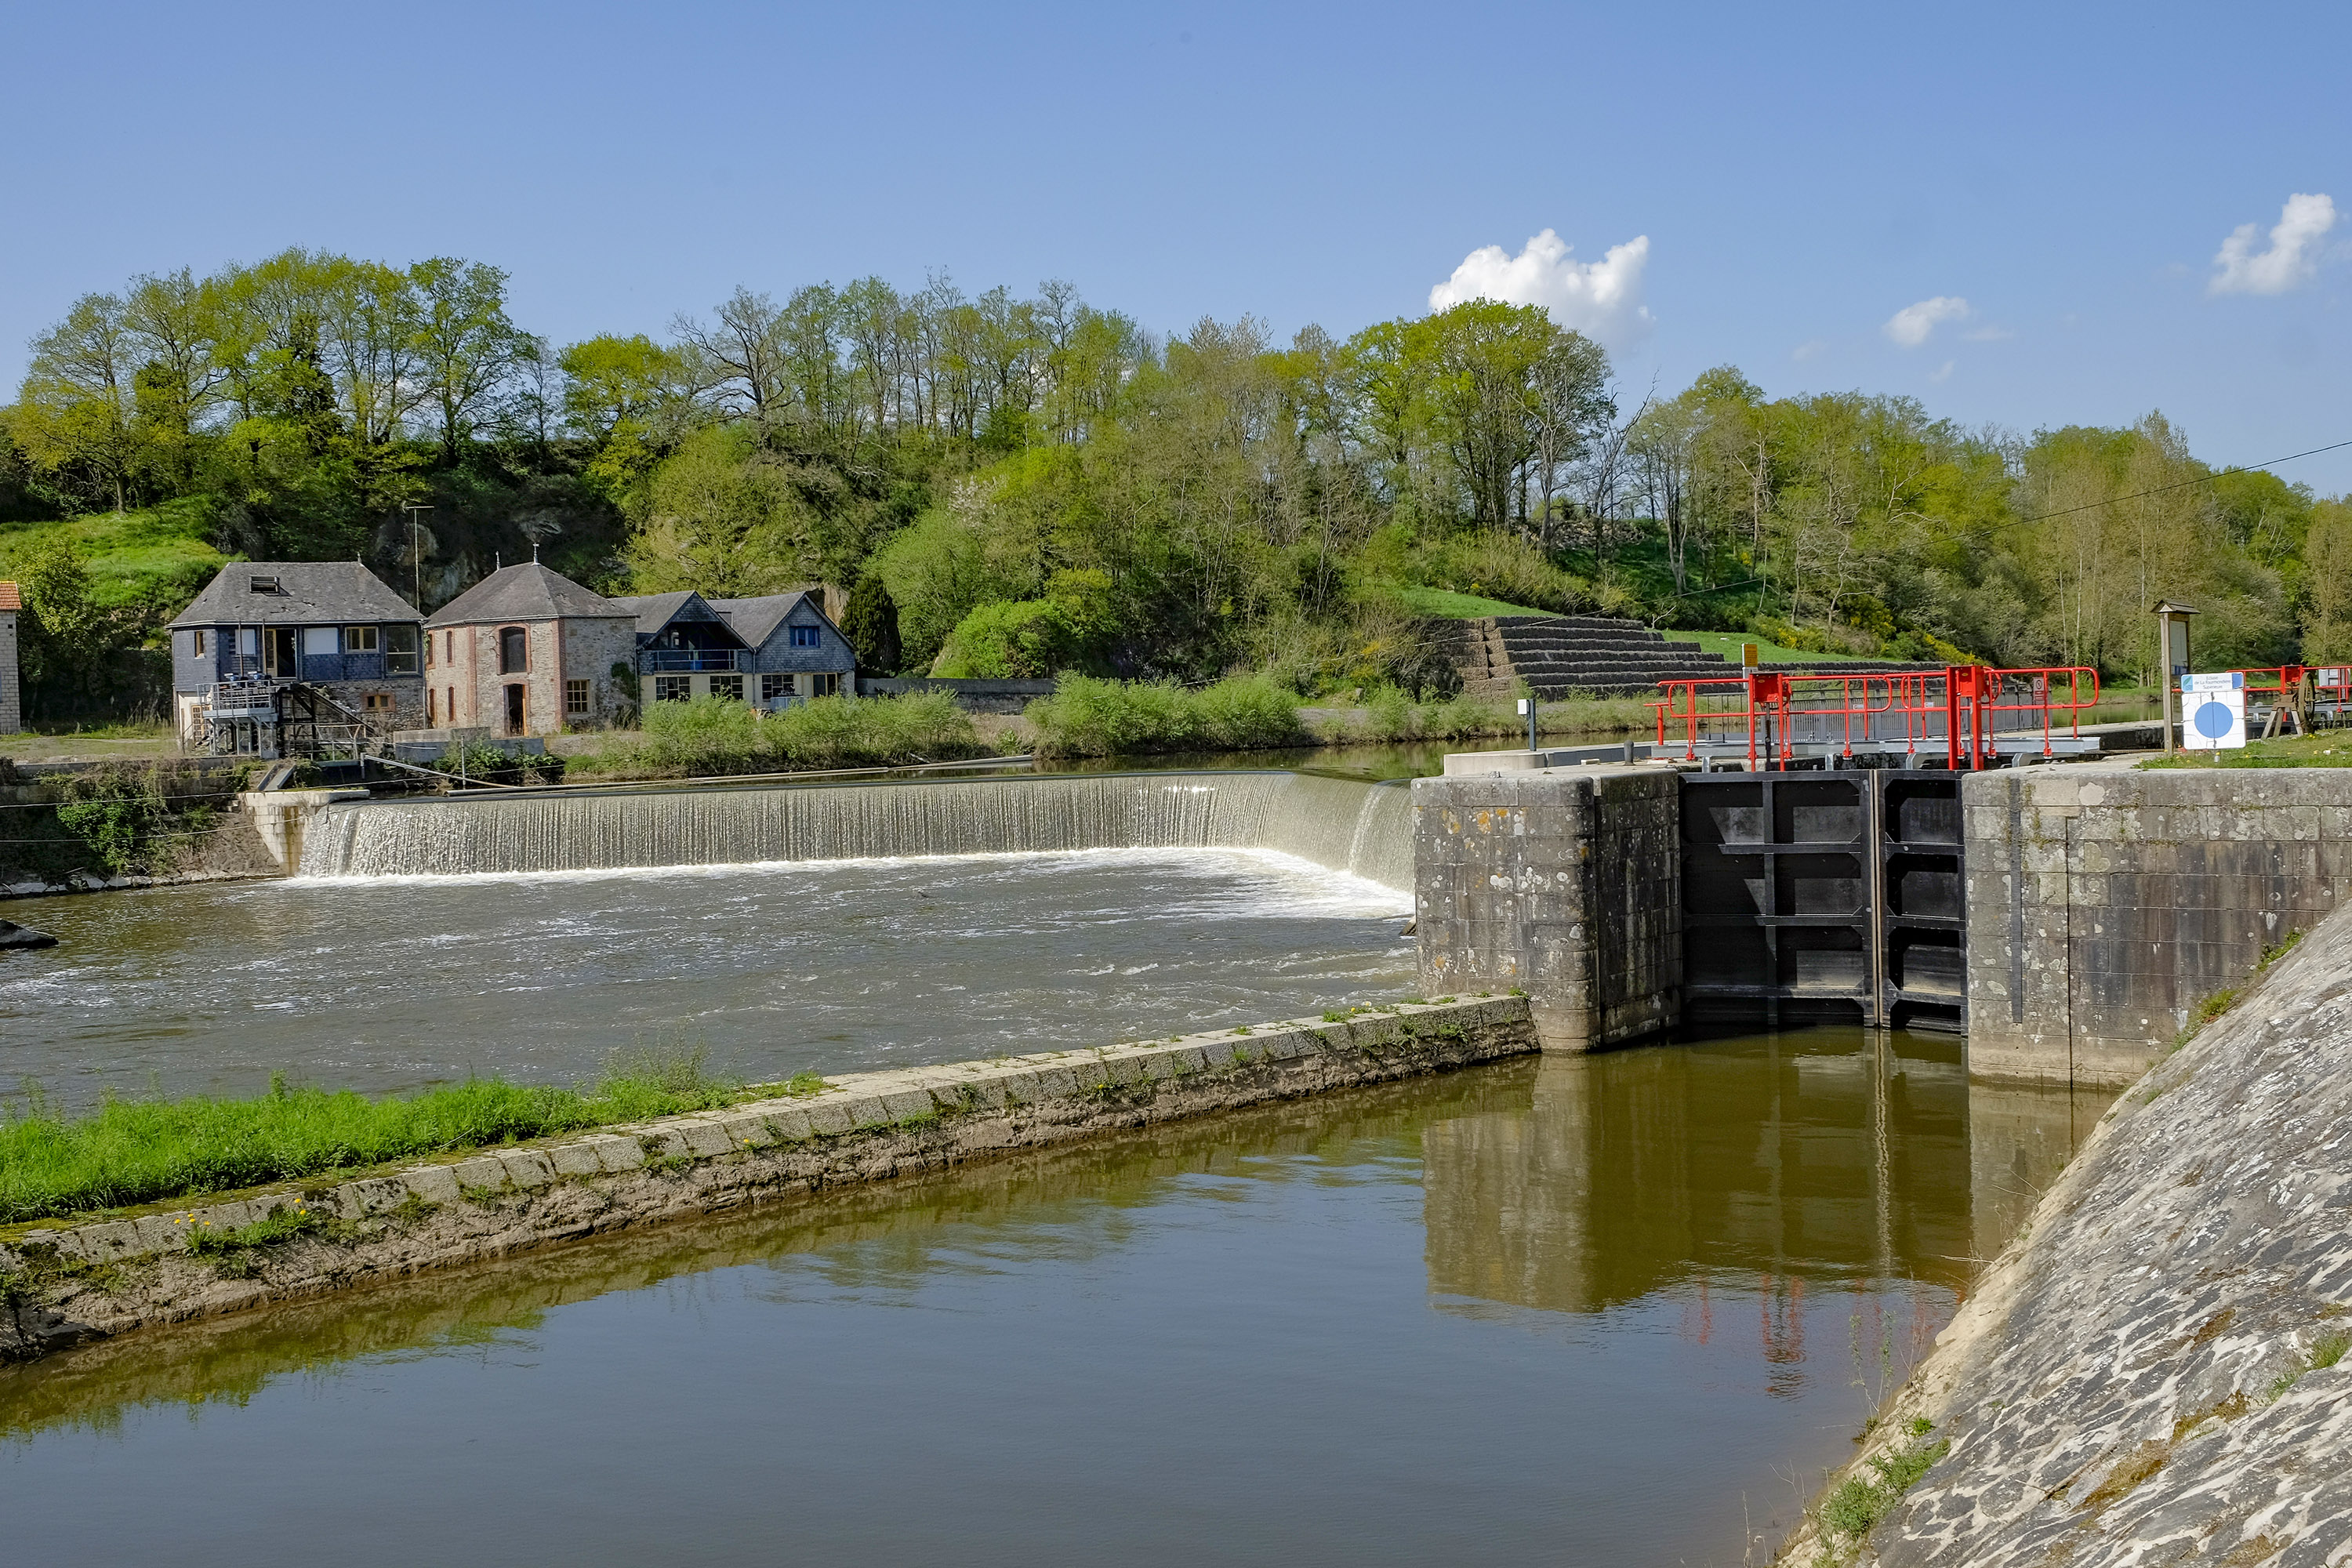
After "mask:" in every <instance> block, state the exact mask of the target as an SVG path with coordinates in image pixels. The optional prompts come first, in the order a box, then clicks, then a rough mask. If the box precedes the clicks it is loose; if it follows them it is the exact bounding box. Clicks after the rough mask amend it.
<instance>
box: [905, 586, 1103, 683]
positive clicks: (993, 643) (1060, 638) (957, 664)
mask: <svg viewBox="0 0 2352 1568" xmlns="http://www.w3.org/2000/svg"><path fill="white" fill-rule="evenodd" d="M1080 640H1081V639H1080V637H1079V634H1078V627H1077V624H1076V622H1075V621H1073V620H1072V619H1071V618H1070V615H1069V612H1068V611H1066V610H1065V609H1064V608H1063V607H1062V606H1061V605H1058V604H1056V603H1055V602H1054V601H1053V600H1051V599H1023V600H1019V601H1017V602H1014V603H1011V604H1006V603H1002V602H1000V603H997V604H992V605H981V606H980V608H978V609H976V610H974V611H972V612H971V614H970V615H968V616H965V617H964V618H963V619H962V620H961V621H959V622H957V623H956V628H955V630H953V631H951V632H950V633H949V634H948V640H947V642H946V644H945V645H944V646H943V647H940V657H939V658H938V660H937V661H936V662H935V663H933V664H932V666H931V673H932V674H933V675H937V676H940V677H942V678H947V679H966V680H1035V679H1042V678H1043V677H1045V676H1049V675H1051V674H1053V673H1054V672H1055V670H1057V669H1064V668H1068V667H1070V666H1071V665H1073V664H1076V662H1077V660H1078V657H1079V652H1080V647H1079V645H1080Z"/></svg>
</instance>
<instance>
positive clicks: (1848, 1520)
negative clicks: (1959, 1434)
mask: <svg viewBox="0 0 2352 1568" xmlns="http://www.w3.org/2000/svg"><path fill="white" fill-rule="evenodd" d="M1906 1430H1908V1431H1909V1432H1910V1433H1911V1435H1912V1436H1913V1438H1914V1439H1915V1440H1914V1441H1913V1442H1911V1443H1909V1444H1907V1445H1906V1446H1905V1447H1900V1448H1897V1449H1895V1450H1894V1451H1893V1452H1891V1453H1886V1454H1881V1455H1879V1456H1878V1457H1877V1458H1874V1459H1872V1460H1870V1461H1869V1462H1868V1463H1867V1464H1866V1465H1864V1469H1866V1470H1867V1471H1868V1472H1869V1474H1868V1475H1867V1476H1848V1477H1847V1478H1846V1479H1844V1480H1843V1481H1841V1482H1839V1483H1838V1485H1837V1487H1836V1489H1834V1490H1832V1492H1831V1493H1830V1495H1829V1496H1828V1498H1826V1499H1825V1500H1823V1501H1822V1512H1821V1525H1822V1532H1823V1533H1824V1534H1828V1535H1833V1536H1842V1537H1843V1538H1844V1539H1845V1541H1846V1542H1849V1543H1858V1542H1861V1541H1862V1540H1863V1538H1864V1537H1865V1536H1867V1535H1868V1534H1869V1533H1870V1532H1871V1531H1873V1530H1874V1529H1875V1528H1877V1525H1878V1521H1880V1520H1882V1519H1885V1517H1886V1516H1887V1514H1889V1513H1890V1512H1892V1511H1893V1510H1894V1508H1895V1504H1896V1503H1898V1502H1900V1501H1902V1500H1903V1494H1904V1493H1906V1492H1907V1491H1909V1490H1910V1489H1912V1488H1913V1487H1915V1486H1916V1485H1917V1484H1918V1482H1919V1478H1920V1477H1922V1476H1924V1475H1926V1474H1927V1471H1928V1470H1929V1469H1930V1468H1933V1466H1934V1465H1935V1463H1936V1461H1937V1460H1938V1459H1940V1458H1943V1457H1944V1456H1945V1455H1946V1454H1947V1453H1948V1452H1950V1451H1951V1447H1952V1443H1951V1439H1950V1438H1948V1437H1945V1438H1939V1439H1937V1441H1935V1442H1933V1443H1929V1442H1927V1440H1926V1438H1927V1433H1928V1432H1931V1431H1933V1430H1934V1427H1933V1426H1927V1425H1925V1424H1924V1423H1922V1422H1920V1421H1914V1422H1913V1423H1912V1424H1911V1425H1910V1426H1909V1427H1907V1428H1906Z"/></svg>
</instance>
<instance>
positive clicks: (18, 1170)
mask: <svg viewBox="0 0 2352 1568" xmlns="http://www.w3.org/2000/svg"><path fill="white" fill-rule="evenodd" d="M795 1081H796V1082H797V1081H798V1080H795ZM821 1081H822V1080H820V1082H821ZM753 1092H755V1091H754V1090H752V1089H747V1088H746V1087H745V1086H743V1085H741V1084H740V1083H735V1082H732V1081H729V1080H723V1079H714V1078H712V1077H710V1076H709V1074H707V1073H706V1072H705V1071H704V1068H703V1056H702V1053H701V1052H700V1051H684V1052H681V1051H669V1052H658V1051H656V1052H639V1053H634V1054H630V1053H621V1054H616V1055H615V1056H614V1059H613V1061H612V1062H611V1064H610V1065H609V1066H608V1068H607V1069H606V1071H605V1072H604V1075H603V1076H602V1077H601V1078H599V1079H596V1080H595V1081H594V1082H593V1083H589V1084H583V1085H582V1086H581V1087H579V1088H576V1089H563V1088H558V1087H556V1086H554V1085H549V1084H515V1083H507V1082H504V1081H501V1080H499V1079H473V1080H471V1081H469V1082H467V1083H462V1084H457V1085H454V1086H452V1087H450V1088H447V1089H426V1090H425V1091H423V1092H422V1093H418V1094H414V1095H406V1096H392V1097H388V1098H384V1099H380V1100H375V1099H370V1098H368V1097H366V1096H364V1095H361V1094H355V1093H352V1092H351V1091H349V1090H345V1091H342V1092H340V1093H330V1092H328V1091H327V1090H325V1089H297V1088H293V1087H291V1086H289V1085H288V1084H286V1083H285V1082H284V1081H282V1080H279V1081H278V1082H276V1083H274V1084H273V1085H272V1087H271V1089H270V1091H269V1092H268V1094H264V1095H257V1096H254V1097H251V1098H248V1099H216V1098H214V1097H212V1096H208V1095H194V1096H190V1097H188V1098H186V1099H183V1100H108V1101H107V1102H106V1103H105V1104H104V1105H101V1106H100V1108H99V1109H98V1110H95V1111H92V1112H90V1113H89V1115H86V1116H65V1115H61V1114H58V1113H57V1112H54V1111H51V1110H48V1109H47V1107H45V1106H44V1105H43V1104H42V1103H41V1102H40V1101H39V1100H35V1101H34V1103H33V1104H32V1105H31V1107H30V1108H29V1109H28V1110H26V1112H24V1113H23V1114H13V1115H10V1116H8V1117H7V1118H6V1120H5V1121H0V1224H21V1223H23V1222H25V1221H28V1220H40V1219H51V1218H57V1217H60V1216H63V1215H73V1214H81V1213H86V1212H88V1211H90V1210H93V1209H105V1208H118V1207H121V1206H123V1205H131V1204H145V1203H159V1202H163V1201H164V1200H166V1199H172V1198H183V1197H190V1196H194V1195H197V1194H205V1193H219V1192H228V1191H232V1190H235V1189H236V1188H240V1187H250V1186H258V1185H261V1184H265V1183H269V1182H287V1181H299V1180H302V1179H304V1178H306V1177H310V1176H314V1175H318V1174H320V1173H323V1172H328V1171H339V1170H350V1169H353V1168H356V1167H361V1166H367V1165H378V1164H383V1163H389V1162H391V1161H395V1160H409V1159H415V1158H417V1157H418V1156H420V1155H426V1154H436V1153H445V1152H455V1151H458V1150H465V1149H476V1148H481V1147H485V1146H488V1145H491V1144H499V1143H511V1142H519V1141H521V1140H524V1139H530V1138H544V1137H549V1136H551V1135H553V1134H556V1133H562V1132H574V1131H584V1130H586V1129H588V1128H592V1127H601V1126H605V1125H609V1124H611V1123H613V1122H616V1121H646V1120H648V1119H650V1118H653V1117H656V1116H674V1115H677V1114H679V1113H681V1112H684V1111H689V1110H711V1109H713V1108H716V1107H719V1106H722V1105H731V1104H735V1103H737V1102H739V1101H740V1100H743V1099H745V1098H747V1097H749V1096H750V1095H751V1094H752V1093H753ZM803 1092H813V1091H803Z"/></svg>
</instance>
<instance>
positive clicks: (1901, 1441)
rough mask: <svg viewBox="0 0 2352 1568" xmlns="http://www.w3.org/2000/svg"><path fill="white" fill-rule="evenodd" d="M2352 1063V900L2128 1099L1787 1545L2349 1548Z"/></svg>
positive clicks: (1907, 1553)
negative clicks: (2349, 1131)
mask: <svg viewBox="0 0 2352 1568" xmlns="http://www.w3.org/2000/svg"><path fill="white" fill-rule="evenodd" d="M2347 1060H2352V910H2343V911H2339V912H2338V913H2336V914H2335V915H2332V916H2330V917H2328V918H2327V919H2326V921H2322V922H2321V924H2320V925H2319V926H2318V927H2317V928H2316V929H2315V931H2312V933H2311V934H2310V935H2309V936H2308V937H2306V938H2305V940H2304V941H2303V942H2302V943H2301V944H2300V946H2299V947H2297V948H2296V949H2295V950H2294V952H2292V953H2289V954H2288V955H2286V956H2285V957H2284V958H2283V959H2282V960H2280V961H2279V962H2278V963H2277V964H2276V965H2275V966H2274V967H2273V969H2272V970H2271V971H2270V972H2269V973H2267V974H2266V975H2264V976H2263V978H2262V979H2261V981H2260V982H2259V983H2257V984H2254V985H2253V986H2252V987H2251V988H2250V989H2249V990H2248V991H2247V993H2246V994H2244V996H2243V997H2242V999H2241V1000H2240V1001H2239V1002H2238V1004H2237V1005H2236V1006H2235V1007H2234V1008H2233V1009H2231V1011H2229V1012H2227V1013H2225V1014H2223V1015H2221V1016H2220V1017H2219V1018H2218V1019H2216V1020H2215V1021H2213V1022H2211V1023H2210V1025H2208V1026H2206V1027H2205V1028H2204V1029H2203V1030H2202V1032H2201V1033H2198V1034H2196V1035H2195V1037H2193V1038H2189V1039H2188V1040H2187V1042H2186V1043H2185V1044H2183V1045H2181V1046H2180V1047H2179V1048H2177V1049H2176V1050H2175V1051H2174V1053H2173V1054H2171V1055H2170V1056H2168V1058H2165V1059H2163V1060H2161V1061H2159V1062H2158V1064H2157V1065H2156V1066H2155V1067H2154V1068H2151V1069H2149V1071H2148V1073H2147V1076H2146V1077H2145V1078H2143V1079H2141V1080H2140V1082H2139V1083H2138V1085H2137V1086H2136V1087H2135V1088H2134V1089H2132V1090H2131V1091H2130V1092H2128V1093H2126V1095H2125V1096H2124V1097H2123V1098H2122V1099H2121V1100H2117V1101H2116V1105H2115V1107H2114V1108H2113V1109H2112V1110H2110V1111H2109V1112H2108V1114H2107V1115H2106V1117H2105V1118H2104V1119H2103V1120H2102V1121H2101V1122H2100V1124H2099V1127H2098V1128H2097V1130H2096V1131H2095V1132H2094V1134H2093V1135H2092V1137H2091V1139H2090V1141H2089V1142H2087V1143H2086V1144H2085V1145H2084V1150H2083V1152H2082V1153H2081V1154H2080V1155H2079V1156H2077V1158H2076V1159H2075V1160H2074V1163H2072V1164H2071V1165H2069V1166H2068V1167H2067V1169H2066V1170H2065V1172H2064V1173H2063V1174H2062V1175H2061V1176H2060V1177H2059V1179H2058V1180H2057V1181H2056V1182H2055V1183H2054V1184H2053V1185H2052V1186H2051V1187H2050V1188H2049V1190H2048V1191H2047V1192H2046V1193H2044V1194H2042V1198H2041V1201H2040V1203H2039V1205H2037V1206H2036V1207H2035V1209H2034V1211H2033V1213H2032V1216H2031V1217H2030V1218H2029V1220H2028V1221H2027V1223H2026V1225H2025V1227H2024V1229H2023V1230H2022V1231H2021V1233H2020V1234H2019V1235H2018V1237H2016V1238H2015V1239H2014V1240H2013V1241H2011V1243H2010V1245H2009V1246H2008V1247H2007V1248H2006V1249H2004V1250H2003V1251H2002V1253H2001V1254H2000V1257H1999V1258H1997V1259H1996V1260H1995V1261H1994V1262H1993V1264H1992V1266H1991V1268H1989V1269H1988V1270H1987V1271H1986V1273H1985V1275H1984V1276H1983V1278H1982V1279H1980V1280H1979V1284H1978V1288H1977V1293H1976V1296H1975V1298H1974V1300H1971V1301H1970V1302H1969V1304H1968V1306H1967V1307H1966V1308H1965V1309H1964V1310H1962V1311H1961V1313H1960V1314H1959V1316H1958V1318H1957V1319H1956V1320H1955V1321H1953V1323H1952V1325H1951V1326H1950V1328H1949V1329H1948V1330H1947V1331H1945V1332H1944V1333H1943V1334H1942V1335H1941V1336H1940V1337H1939V1339H1938V1341H1937V1345H1936V1348H1935V1350H1934V1352H1932V1353H1931V1354H1930V1355H1929V1356H1928V1358H1927V1361H1926V1362H1924V1363H1922V1365H1921V1366H1920V1368H1919V1370H1918V1371H1917V1373H1916V1374H1915V1375H1914V1376H1913V1377H1912V1378H1911V1379H1910V1381H1909V1382H1908V1383H1907V1384H1905V1386H1904V1387H1903V1389H1902V1390H1901V1391H1900V1392H1899V1393H1898V1394H1897V1395H1896V1396H1895V1398H1894V1399H1893V1400H1892V1401H1891V1402H1890V1403H1889V1404H1888V1405H1886V1406H1885V1408H1884V1409H1883V1410H1882V1411H1881V1412H1880V1413H1879V1415H1878V1416H1877V1418H1876V1419H1875V1420H1874V1423H1873V1424H1872V1426H1870V1427H1868V1428H1867V1429H1866V1430H1865V1433H1864V1438H1865V1440H1864V1443H1863V1447H1862V1448H1861V1450H1860V1452H1859V1453H1858V1454H1857V1455H1856V1457H1855V1458H1854V1460H1853V1463H1852V1464H1851V1465H1850V1466H1849V1467H1848V1468H1846V1469H1845V1470H1844V1471H1843V1472H1842V1473H1841V1474H1840V1475H1838V1476H1836V1477H1833V1478H1832V1484H1831V1485H1830V1486H1829V1487H1828V1488H1827V1489H1825V1490H1824V1491H1823V1493H1822V1495H1821V1497H1820V1498H1819V1499H1818V1500H1816V1503H1815V1506H1814V1508H1813V1509H1812V1510H1811V1515H1810V1517H1809V1519H1808V1521H1807V1523H1806V1524H1805V1525H1804V1526H1803V1527H1802V1528H1801V1530H1800V1531H1798V1533H1797V1534H1796V1535H1795V1536H1794V1537H1792V1538H1791V1539H1790V1542H1789V1543H1788V1544H1787V1545H1786V1546H1785V1547H1784V1548H1783V1550H1782V1552H1781V1554H1780V1559H1779V1561H1780V1562H1781V1563H1787V1564H1790V1565H1791V1568H1797V1565H1802V1568H1816V1565H1822V1564H1834V1565H1839V1568H1844V1565H1853V1568H1868V1565H1880V1564H1883V1565H1885V1568H1895V1565H1898V1564H1900V1565H1902V1568H1927V1565H1930V1564H1963V1563H2066V1564H2068V1568H2092V1565H2095V1564H2108V1563H2113V1564H2126V1563H2133V1564H2137V1563H2158V1562H2163V1563H2175V1562H2185V1561H2191V1560H2194V1561H2197V1562H2201V1563H2231V1564H2239V1565H2248V1568H2250V1565H2252V1564H2258V1563H2277V1564H2282V1565H2284V1564H2301V1563H2313V1564H2318V1563H2336V1562H2339V1561H2341V1560H2342V1559H2341V1552H2342V1551H2343V1547H2344V1543H2345V1542H2346V1541H2347V1539H2352V1477H2347V1474H2346V1472H2345V1470H2344V1468H2343V1464H2342V1459H2343V1456H2344V1455H2345V1454H2346V1453H2347V1452H2352V1365H2346V1364H2344V1358H2345V1356H2346V1352H2347V1348H2352V1229H2347V1223H2346V1217H2345V1216H2346V1213H2347V1203H2352V1139H2347V1137H2346V1136H2345V1133H2344V1129H2345V1128H2346V1126H2347V1125H2352V1075H2347V1072H2346V1071H2345V1066H2346V1063H2347Z"/></svg>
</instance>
